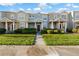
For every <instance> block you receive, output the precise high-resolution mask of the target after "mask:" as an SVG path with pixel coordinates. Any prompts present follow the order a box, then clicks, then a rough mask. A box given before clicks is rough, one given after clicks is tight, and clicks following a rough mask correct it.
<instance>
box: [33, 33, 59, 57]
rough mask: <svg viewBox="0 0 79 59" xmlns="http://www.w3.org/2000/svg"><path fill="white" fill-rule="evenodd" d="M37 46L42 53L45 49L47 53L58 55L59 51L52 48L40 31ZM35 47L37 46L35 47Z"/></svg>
mask: <svg viewBox="0 0 79 59" xmlns="http://www.w3.org/2000/svg"><path fill="white" fill-rule="evenodd" d="M35 47H38V49H40V53H42V50H43V51H45V52H44V53H47V54H46V56H47V55H49V56H50V55H52V56H54V55H56V56H58V53H57V52H56V51H55V49H54V48H52V49H50V48H49V47H48V46H47V45H46V44H45V42H44V39H43V38H42V35H41V34H40V33H39V32H38V33H37V35H36V42H35ZM34 49H35V48H34Z"/></svg>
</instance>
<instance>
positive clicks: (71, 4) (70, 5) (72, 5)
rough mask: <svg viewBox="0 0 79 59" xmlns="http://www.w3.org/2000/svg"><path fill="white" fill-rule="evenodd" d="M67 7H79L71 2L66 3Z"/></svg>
mask: <svg viewBox="0 0 79 59" xmlns="http://www.w3.org/2000/svg"><path fill="white" fill-rule="evenodd" d="M66 6H67V7H72V8H79V6H78V5H75V4H73V3H70V4H66Z"/></svg>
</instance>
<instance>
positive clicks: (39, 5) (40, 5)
mask: <svg viewBox="0 0 79 59" xmlns="http://www.w3.org/2000/svg"><path fill="white" fill-rule="evenodd" d="M47 6H48V5H47V3H39V4H38V7H39V8H41V9H44V8H45V7H47Z"/></svg>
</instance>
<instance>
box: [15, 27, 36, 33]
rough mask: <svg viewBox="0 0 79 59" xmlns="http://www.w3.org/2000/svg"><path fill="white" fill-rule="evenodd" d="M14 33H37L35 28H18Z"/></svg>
mask: <svg viewBox="0 0 79 59" xmlns="http://www.w3.org/2000/svg"><path fill="white" fill-rule="evenodd" d="M14 33H21V34H36V29H35V28H23V29H16V30H15V31H14Z"/></svg>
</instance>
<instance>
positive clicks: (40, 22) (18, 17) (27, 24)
mask: <svg viewBox="0 0 79 59" xmlns="http://www.w3.org/2000/svg"><path fill="white" fill-rule="evenodd" d="M78 19H79V11H74V12H73V19H72V12H60V13H48V14H42V13H26V12H24V11H19V12H10V11H0V28H5V29H6V32H10V31H14V30H16V29H18V28H36V29H37V30H38V31H40V30H42V29H44V28H51V29H59V30H64V31H65V32H66V30H67V29H72V28H73V27H74V28H77V27H79V20H78Z"/></svg>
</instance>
